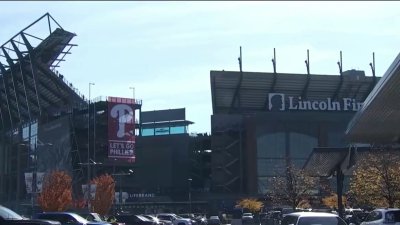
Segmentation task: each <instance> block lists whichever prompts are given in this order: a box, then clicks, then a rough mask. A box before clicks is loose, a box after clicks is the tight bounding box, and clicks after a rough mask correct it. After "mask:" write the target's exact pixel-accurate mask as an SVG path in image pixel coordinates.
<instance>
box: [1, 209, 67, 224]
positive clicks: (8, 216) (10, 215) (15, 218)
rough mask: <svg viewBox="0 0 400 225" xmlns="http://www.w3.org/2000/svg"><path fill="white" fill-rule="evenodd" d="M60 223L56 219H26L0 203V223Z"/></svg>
mask: <svg viewBox="0 0 400 225" xmlns="http://www.w3.org/2000/svg"><path fill="white" fill-rule="evenodd" d="M14 224H24V225H61V224H60V222H58V221H51V220H39V219H32V220H31V219H27V218H24V217H22V216H21V215H19V214H18V213H16V212H14V211H12V210H11V209H9V208H7V207H4V206H2V205H0V225H14Z"/></svg>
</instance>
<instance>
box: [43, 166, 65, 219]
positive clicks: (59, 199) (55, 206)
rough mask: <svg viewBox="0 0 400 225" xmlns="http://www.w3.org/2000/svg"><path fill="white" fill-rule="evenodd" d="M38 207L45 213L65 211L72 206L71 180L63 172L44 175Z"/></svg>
mask: <svg viewBox="0 0 400 225" xmlns="http://www.w3.org/2000/svg"><path fill="white" fill-rule="evenodd" d="M37 200H38V203H39V206H40V207H41V208H42V210H43V211H45V212H51V211H65V210H66V209H67V208H68V207H70V206H71V204H72V178H71V176H70V175H68V174H67V173H66V172H64V171H53V172H51V173H50V174H48V175H46V176H45V178H44V182H43V189H42V193H40V195H39V197H38V199H37Z"/></svg>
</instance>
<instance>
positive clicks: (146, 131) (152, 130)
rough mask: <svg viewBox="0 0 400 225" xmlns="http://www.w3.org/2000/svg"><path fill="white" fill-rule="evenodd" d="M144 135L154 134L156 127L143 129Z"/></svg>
mask: <svg viewBox="0 0 400 225" xmlns="http://www.w3.org/2000/svg"><path fill="white" fill-rule="evenodd" d="M142 136H154V129H152V128H151V129H149V128H147V129H146V128H145V129H142Z"/></svg>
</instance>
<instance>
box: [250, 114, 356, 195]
mask: <svg viewBox="0 0 400 225" xmlns="http://www.w3.org/2000/svg"><path fill="white" fill-rule="evenodd" d="M353 115H354V113H353V112H351V113H350V112H276V113H273V112H268V113H262V114H257V115H256V116H254V118H252V119H251V120H252V122H250V123H252V124H253V125H252V126H248V127H249V130H248V131H247V133H253V134H254V136H253V135H251V136H250V137H248V138H247V139H246V141H248V142H249V143H247V146H248V148H246V149H245V151H246V152H247V153H248V154H245V155H246V156H247V166H246V168H247V171H248V173H247V174H248V177H249V178H251V180H250V181H251V182H250V181H249V182H248V190H249V192H250V193H260V194H262V193H265V192H266V191H267V190H268V189H270V187H271V186H270V180H271V178H272V177H274V176H280V175H284V171H285V168H286V166H287V165H288V164H294V165H295V166H296V167H298V168H302V167H303V166H304V163H305V162H306V160H307V158H308V157H309V155H310V154H311V152H312V150H313V148H315V147H327V146H329V147H344V146H346V145H347V143H346V141H345V139H344V131H345V128H346V126H347V124H348V122H349V121H350V119H351V118H352V116H353ZM251 129H253V130H251ZM254 142H255V143H254ZM251 146H253V147H251ZM254 149H256V150H254ZM254 165H257V166H256V168H255V166H254ZM255 174H256V176H257V178H256V179H255V177H254V175H255ZM254 182H255V183H256V184H257V189H255V185H254V184H255V183H254Z"/></svg>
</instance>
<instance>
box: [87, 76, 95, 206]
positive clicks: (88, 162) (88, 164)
mask: <svg viewBox="0 0 400 225" xmlns="http://www.w3.org/2000/svg"><path fill="white" fill-rule="evenodd" d="M92 85H94V83H91V82H89V99H88V149H87V179H88V199H87V201H88V203H87V204H88V210H89V212H91V210H90V87H91V86H92Z"/></svg>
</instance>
